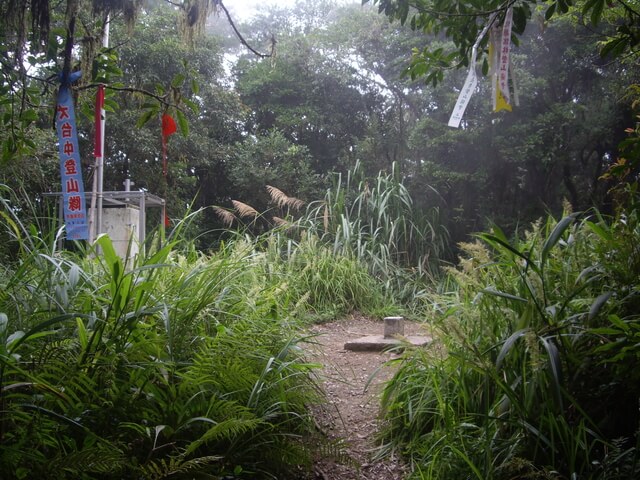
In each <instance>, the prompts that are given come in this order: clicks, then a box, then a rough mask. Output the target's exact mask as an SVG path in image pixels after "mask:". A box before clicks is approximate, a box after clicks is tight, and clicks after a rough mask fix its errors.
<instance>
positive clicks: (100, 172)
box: [96, 14, 111, 236]
mask: <svg viewBox="0 0 640 480" xmlns="http://www.w3.org/2000/svg"><path fill="white" fill-rule="evenodd" d="M110 23H111V18H110V17H109V15H108V14H107V16H106V18H105V25H104V36H103V37H102V46H103V47H104V48H108V47H109V25H110ZM106 123H107V122H106V112H105V110H104V105H102V107H101V108H100V144H101V145H100V154H101V155H100V156H99V157H97V158H96V163H97V168H96V175H97V177H98V189H97V197H98V198H97V200H98V202H97V205H96V207H97V213H98V214H97V216H96V236H97V235H100V233H101V232H102V199H103V197H104V193H103V187H104V145H105V141H104V134H105V126H106Z"/></svg>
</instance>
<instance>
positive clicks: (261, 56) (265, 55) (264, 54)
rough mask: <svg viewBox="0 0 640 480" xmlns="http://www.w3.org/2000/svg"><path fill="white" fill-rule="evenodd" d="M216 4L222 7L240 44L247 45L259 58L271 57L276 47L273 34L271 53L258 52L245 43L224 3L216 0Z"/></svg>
mask: <svg viewBox="0 0 640 480" xmlns="http://www.w3.org/2000/svg"><path fill="white" fill-rule="evenodd" d="M218 5H219V6H220V8H222V11H223V12H224V14H225V15H226V16H227V20H228V21H229V25H231V28H233V31H234V32H235V34H236V36H237V37H238V39H239V40H240V43H242V45H244V46H245V47H247V48H248V49H249V50H250V51H251V52H252V53H253V54H254V55H257V56H258V57H260V58H268V57H273V55H274V52H275V48H276V39H275V37H274V36H273V35H272V36H271V53H260V52H258V51H257V50H255V49H254V48H253V47H252V46H251V45H249V44H248V43H247V41H246V40H245V39H244V37H243V36H242V34H241V33H240V32H239V31H238V28H237V27H236V24H235V23H233V19H232V18H231V15H230V14H229V10H227V7H225V6H224V4H223V3H222V0H220V1H219V2H218Z"/></svg>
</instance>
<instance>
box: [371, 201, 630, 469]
mask: <svg viewBox="0 0 640 480" xmlns="http://www.w3.org/2000/svg"><path fill="white" fill-rule="evenodd" d="M639 245H640V218H638V211H637V209H629V210H628V211H627V213H626V214H622V215H620V216H619V217H618V218H616V219H606V218H603V217H601V216H600V215H598V214H597V213H593V214H590V215H583V216H579V215H577V214H572V213H567V214H566V216H565V217H564V218H562V219H561V220H560V221H555V220H554V219H553V218H551V217H550V218H548V219H547V220H546V221H541V222H538V223H536V224H534V225H533V226H532V227H531V229H530V230H529V231H527V232H525V233H524V234H523V235H522V236H521V238H519V239H517V240H509V239H508V238H507V236H506V235H505V234H504V233H503V232H502V231H500V229H499V228H497V227H494V228H493V230H492V231H491V232H490V233H485V234H481V235H479V236H478V239H477V241H476V242H475V243H467V244H463V245H461V248H462V251H463V255H462V256H461V259H460V263H459V266H458V267H457V268H455V269H451V270H450V271H449V275H448V279H447V281H446V282H445V283H446V285H447V286H448V291H447V292H445V293H443V294H440V295H437V296H434V297H433V305H434V306H435V310H436V311H437V312H438V313H436V314H435V315H434V317H435V318H434V324H435V327H436V329H437V331H438V338H439V339H440V341H439V342H438V343H435V344H433V345H432V346H431V348H430V349H427V350H412V351H410V352H408V353H407V354H406V355H405V356H404V357H403V358H402V359H401V361H400V363H399V370H398V372H397V374H396V376H395V378H394V379H393V380H392V381H391V382H390V383H389V384H388V386H387V388H386V390H385V392H384V398H383V409H384V412H385V416H386V420H387V425H386V430H385V432H384V439H385V445H386V449H387V450H389V449H395V450H399V451H401V452H402V453H404V454H406V455H407V456H408V457H409V458H410V459H411V461H412V464H413V465H414V474H413V477H412V478H422V479H452V480H453V479H456V480H457V479H460V478H476V479H478V480H486V479H505V480H506V479H512V478H529V479H569V478H571V479H580V478H593V479H595V478H597V479H630V478H638V476H640V450H639V447H640V445H639V444H638V442H639V440H640V435H639V426H640V423H639V419H640V417H639V414H638V405H639V404H638V402H639V399H640V382H639V381H638V380H640V379H639V378H638V370H637V362H638V359H639V358H640V343H639V340H640V285H639V283H638V281H639V279H640V247H639Z"/></svg>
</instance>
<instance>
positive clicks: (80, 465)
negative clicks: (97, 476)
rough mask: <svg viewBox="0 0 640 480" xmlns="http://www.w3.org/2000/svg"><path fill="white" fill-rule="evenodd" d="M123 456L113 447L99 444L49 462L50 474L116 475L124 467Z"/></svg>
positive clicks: (124, 459) (124, 458)
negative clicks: (63, 472)
mask: <svg viewBox="0 0 640 480" xmlns="http://www.w3.org/2000/svg"><path fill="white" fill-rule="evenodd" d="M126 461H127V459H126V457H125V455H124V454H123V453H122V452H121V451H120V450H119V449H118V448H117V447H115V446H114V445H105V444H99V445H96V446H94V447H89V448H85V449H84V450H80V451H76V452H71V453H69V454H67V455H60V456H58V457H56V458H54V459H52V460H51V462H50V463H49V470H50V471H51V472H56V471H58V472H62V471H65V472H70V473H72V474H74V476H75V475H77V476H78V478H79V477H80V476H82V473H88V472H91V473H102V474H106V473H109V474H113V473H117V472H119V471H120V470H122V468H123V467H124V466H125V465H126Z"/></svg>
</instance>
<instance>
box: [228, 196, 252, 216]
mask: <svg viewBox="0 0 640 480" xmlns="http://www.w3.org/2000/svg"><path fill="white" fill-rule="evenodd" d="M231 203H233V206H234V207H235V209H236V211H237V212H238V215H240V216H241V217H243V218H244V217H253V218H255V217H257V216H258V211H257V210H256V209H255V208H253V207H252V206H250V205H247V204H246V203H242V202H240V201H238V200H231Z"/></svg>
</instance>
